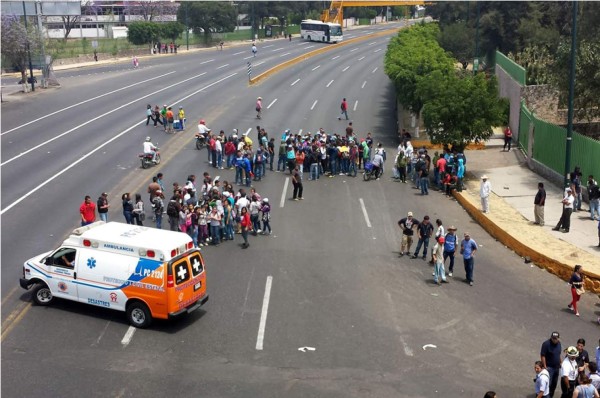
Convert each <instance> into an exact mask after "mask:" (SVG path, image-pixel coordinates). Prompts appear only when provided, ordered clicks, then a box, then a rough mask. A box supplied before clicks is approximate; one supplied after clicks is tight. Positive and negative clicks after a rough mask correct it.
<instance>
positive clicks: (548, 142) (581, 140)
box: [519, 101, 600, 180]
mask: <svg viewBox="0 0 600 398" xmlns="http://www.w3.org/2000/svg"><path fill="white" fill-rule="evenodd" d="M531 125H533V134H532V137H531V139H532V143H531V144H532V152H533V154H532V158H533V159H535V160H536V161H538V162H540V163H542V164H543V165H545V166H547V167H549V168H550V169H552V170H554V171H556V172H557V173H558V174H560V175H563V174H564V172H565V156H566V146H567V144H566V139H567V129H565V128H564V127H561V126H557V125H555V124H553V123H549V122H546V121H544V120H541V119H538V118H537V117H536V116H535V115H534V114H532V113H531V112H530V111H529V109H527V107H526V106H525V102H524V101H522V102H521V117H520V121H519V145H520V146H521V148H523V150H524V151H525V152H527V148H528V145H529V142H528V140H529V139H530V138H529V129H530V126H531ZM572 143H573V144H572V146H571V170H572V169H574V168H575V166H579V167H581V172H582V173H583V177H584V180H587V176H588V175H590V174H592V175H593V176H594V177H595V178H596V180H598V179H599V178H600V161H599V160H598V159H600V141H597V140H594V139H593V138H590V137H587V136H584V135H582V134H579V133H578V132H576V131H574V132H573V141H572Z"/></svg>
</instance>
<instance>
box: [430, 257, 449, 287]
mask: <svg viewBox="0 0 600 398" xmlns="http://www.w3.org/2000/svg"><path fill="white" fill-rule="evenodd" d="M433 271H434V273H435V275H434V277H433V281H434V282H435V283H438V281H446V270H445V269H444V263H443V262H441V261H436V262H435V265H434V268H433Z"/></svg>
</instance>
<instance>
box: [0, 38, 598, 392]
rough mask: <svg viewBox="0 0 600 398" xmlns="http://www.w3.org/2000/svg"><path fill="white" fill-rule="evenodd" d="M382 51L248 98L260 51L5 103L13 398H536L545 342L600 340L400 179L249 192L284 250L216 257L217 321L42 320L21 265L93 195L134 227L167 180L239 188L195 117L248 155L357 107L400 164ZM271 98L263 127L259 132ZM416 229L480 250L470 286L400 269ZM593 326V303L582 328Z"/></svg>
mask: <svg viewBox="0 0 600 398" xmlns="http://www.w3.org/2000/svg"><path fill="white" fill-rule="evenodd" d="M355 32H359V31H355ZM366 32H368V31H367V30H364V31H362V32H360V33H357V34H364V33H366ZM353 33H354V32H353ZM387 39H388V38H373V39H372V40H366V41H363V42H360V43H358V44H355V45H351V46H345V47H339V48H333V50H332V51H330V52H327V53H325V54H321V55H317V56H315V57H314V58H311V59H309V60H307V61H304V62H303V63H300V64H298V65H295V66H292V67H290V68H288V69H285V70H282V71H281V72H279V73H277V74H275V75H273V76H272V77H270V78H269V79H267V80H265V81H263V82H261V83H260V84H258V85H256V86H252V87H249V86H248V85H247V75H246V74H245V72H246V70H245V65H246V62H247V60H244V59H243V58H245V57H247V56H248V55H250V52H249V51H245V52H242V53H239V54H238V52H239V51H242V49H234V48H231V49H228V50H226V51H223V52H218V51H205V52H199V53H195V54H193V55H184V54H179V55H178V56H177V57H168V58H167V57H165V58H164V59H161V60H155V61H153V62H152V63H149V65H145V64H144V63H143V62H142V63H141V68H140V69H138V70H132V69H131V68H125V69H122V66H119V65H115V66H114V69H113V70H112V71H111V72H108V73H104V74H97V75H93V76H94V77H93V78H90V77H87V76H84V75H82V76H74V77H72V78H65V79H64V81H63V86H62V88H60V89H59V90H56V91H55V92H52V93H43V94H41V95H38V94H36V95H35V96H32V97H30V98H29V99H28V100H27V101H26V102H25V101H11V102H10V103H7V104H3V107H2V113H3V114H2V116H3V117H2V152H1V155H2V166H1V167H2V183H1V188H2V213H1V215H2V280H1V287H2V390H1V392H2V396H6V397H17V396H23V394H24V391H25V392H26V393H25V394H26V395H27V396H32V397H33V396H42V395H44V396H90V397H96V396H98V397H100V396H102V397H106V396H111V397H112V396H116V397H154V396H165V395H169V396H177V397H179V396H181V397H187V396H191V395H199V396H205V397H282V396H286V397H434V396H440V397H480V396H483V393H484V392H485V391H487V390H488V389H494V390H496V391H497V392H498V393H499V394H500V396H505V397H517V396H527V394H530V393H531V392H532V388H533V385H532V384H533V383H532V382H531V378H532V377H533V371H532V365H533V361H535V360H536V359H537V358H538V355H537V354H538V352H539V345H540V344H541V342H542V341H543V340H544V339H546V338H547V337H548V335H549V333H550V332H551V331H552V330H559V331H560V332H561V335H562V337H563V339H562V340H563V344H564V345H565V346H566V345H569V344H573V343H574V342H575V339H576V338H578V337H586V338H587V339H588V341H589V342H590V343H589V346H590V347H589V350H593V347H592V344H593V342H594V340H595V338H596V336H597V326H596V325H594V324H591V323H590V324H588V323H585V322H583V321H581V320H580V319H577V318H575V317H574V316H573V315H572V314H570V313H568V312H567V311H566V308H565V307H566V304H567V302H568V301H569V297H570V296H569V292H568V288H567V286H566V285H565V283H564V282H562V281H560V280H558V279H557V278H555V277H553V276H551V275H550V274H548V273H546V272H543V271H541V270H539V269H537V268H531V267H530V266H529V265H524V264H523V261H522V260H521V259H520V258H518V257H517V256H515V255H514V254H513V253H512V252H511V251H510V250H509V249H507V248H505V247H502V246H501V245H499V244H498V243H496V242H495V241H494V240H493V239H491V238H490V237H489V236H487V235H486V234H485V232H484V231H483V230H482V229H481V228H480V227H479V226H477V225H476V224H474V223H473V222H472V220H471V219H470V218H469V217H468V216H467V215H466V213H465V212H464V211H463V210H462V209H461V208H460V207H459V206H458V205H457V203H456V202H454V201H451V200H448V199H445V198H444V197H442V196H441V195H440V194H438V193H437V192H432V193H431V194H430V195H429V196H427V197H421V196H420V195H417V191H416V190H414V189H412V188H411V186H410V185H409V184H406V185H404V184H397V183H394V182H391V181H390V179H389V176H390V174H391V173H390V172H387V173H386V174H385V175H384V177H383V178H382V179H381V180H380V181H370V182H364V181H362V180H361V179H360V178H356V179H354V178H350V177H345V176H336V177H335V178H331V179H329V178H325V179H321V180H319V181H315V182H313V181H305V182H304V186H305V194H304V196H305V198H306V199H305V200H304V201H300V202H294V201H291V200H290V197H291V183H288V184H287V185H286V179H288V178H289V176H288V175H287V174H283V173H268V175H267V177H266V179H264V180H263V181H261V182H258V183H256V185H255V186H256V188H257V190H258V191H259V192H260V193H261V195H262V196H263V197H265V196H266V197H269V198H270V199H271V202H272V203H273V205H274V207H273V220H272V225H273V229H274V233H273V235H271V236H269V237H264V236H260V237H251V241H250V242H251V246H250V248H249V249H248V250H241V249H240V247H239V246H238V245H237V243H239V242H227V243H225V244H222V245H221V246H220V247H218V248H212V247H210V248H207V249H205V250H204V254H205V258H206V261H207V277H208V279H207V284H208V285H207V286H208V289H209V294H210V296H211V298H210V301H209V303H208V304H207V305H206V306H205V307H204V308H203V309H202V310H200V311H196V312H195V313H193V314H191V315H190V316H187V317H183V318H181V319H178V320H175V321H172V322H156V323H155V324H154V325H153V327H152V328H150V329H147V330H136V331H135V333H134V335H133V337H132V338H131V339H130V340H127V339H124V336H125V334H126V332H127V331H128V329H129V325H128V324H127V321H126V319H125V316H124V314H122V313H117V312H112V311H110V310H105V309H101V308H96V307H90V306H85V305H82V304H77V303H71V302H64V301H63V302H57V303H56V304H55V305H53V306H51V307H47V308H42V307H37V306H30V305H29V294H28V292H25V291H23V290H22V289H20V287H18V281H17V279H18V277H19V275H20V273H21V264H22V263H23V261H25V260H26V259H28V258H30V257H32V256H33V255H35V254H38V253H40V252H43V251H46V250H50V249H52V248H53V247H55V246H57V245H59V244H60V242H61V241H62V239H63V238H64V237H65V236H66V235H67V234H68V232H69V231H70V230H71V229H73V228H74V227H76V226H77V224H78V207H79V205H80V203H81V202H82V200H83V197H84V195H86V194H89V195H91V196H92V198H94V199H95V198H96V197H97V196H98V195H99V194H100V192H102V191H107V192H109V193H110V196H109V200H110V202H111V203H112V206H113V208H112V211H111V213H110V218H111V219H112V220H123V217H122V215H121V214H120V205H119V200H118V198H119V197H120V195H121V193H123V192H127V191H129V192H142V193H145V190H146V186H147V184H148V183H149V181H150V179H151V177H152V175H154V174H156V173H157V172H158V171H162V172H163V173H164V174H165V182H166V183H167V184H170V183H172V182H174V181H178V182H180V183H183V182H185V181H184V179H185V177H186V176H187V175H188V174H190V173H195V174H196V175H197V176H200V175H202V172H204V171H210V172H211V174H213V175H217V174H220V175H221V178H222V179H226V180H233V173H232V172H231V171H228V170H224V171H217V170H213V169H209V168H208V166H207V164H206V163H205V160H206V154H205V152H198V151H196V150H195V149H194V148H193V139H192V138H193V133H194V132H195V128H194V127H193V124H194V123H195V122H194V121H196V120H197V119H199V118H204V119H206V120H207V124H208V125H209V126H210V127H212V128H213V131H215V130H217V131H218V130H221V129H223V130H224V131H226V132H229V131H231V129H233V128H238V129H239V130H240V132H244V131H246V130H248V129H252V130H253V131H252V133H251V137H252V138H253V139H254V140H256V131H255V126H256V125H257V124H260V125H261V126H263V127H265V128H266V129H267V131H268V132H269V133H270V135H271V136H274V137H276V138H277V139H278V137H279V135H280V133H281V131H282V130H283V129H286V128H289V129H291V130H292V131H299V130H300V129H302V130H303V131H304V132H306V131H316V130H317V129H318V128H319V127H323V128H325V129H326V130H327V131H332V132H342V131H343V130H344V128H345V127H346V122H345V121H338V120H337V116H338V109H339V102H340V100H341V98H342V97H346V98H347V99H348V102H349V105H350V112H349V113H350V116H351V119H352V120H353V122H354V127H355V130H356V131H359V132H361V133H364V132H367V131H371V132H373V134H374V136H375V139H376V140H378V141H381V142H383V143H384V145H385V146H386V147H387V148H388V154H390V156H391V155H392V154H393V152H394V150H393V148H394V147H395V146H396V144H397V142H396V137H395V129H396V128H395V119H394V105H393V104H394V90H393V86H392V85H391V84H390V82H389V80H388V78H387V77H386V76H385V74H384V73H383V62H382V59H383V55H384V53H385V49H386V45H387ZM267 45H269V44H267ZM309 46H315V47H314V48H318V47H320V46H321V45H320V44H308V43H303V42H301V41H299V40H294V41H292V42H291V43H289V42H284V41H280V42H273V46H272V47H268V48H267V47H266V46H265V47H264V48H260V47H259V55H258V56H257V58H256V59H252V62H253V65H254V66H255V68H256V70H260V69H261V68H264V69H266V68H268V67H271V66H274V65H275V64H277V63H279V62H281V61H283V60H285V59H288V58H289V57H293V56H295V55H299V54H301V53H302V52H305V51H308V50H307V48H308V47H309ZM279 48H281V49H279ZM288 52H289V54H286V55H285V56H283V54H285V53H288ZM211 59H212V61H210V60H211ZM261 62H264V64H261V65H257V64H259V63H261ZM224 65H227V66H224ZM94 70H95V69H93V68H92V69H90V71H91V73H94ZM151 79H152V80H151ZM117 90H118V91H117ZM259 95H260V96H262V97H263V99H264V101H263V103H264V105H265V107H266V108H267V109H265V110H264V116H263V119H262V120H260V121H257V120H256V119H255V112H254V101H255V98H256V97H257V96H259ZM99 96H101V97H100V98H97V99H94V98H96V97H99ZM85 101H88V102H85ZM146 103H151V104H153V105H154V104H159V105H162V104H163V103H166V104H169V105H171V104H173V105H175V106H179V104H183V106H184V107H185V109H186V112H187V115H188V121H189V122H190V123H189V124H190V125H192V127H190V128H188V129H187V131H186V132H184V133H179V134H177V135H175V136H166V135H165V134H164V133H162V131H161V130H160V129H154V128H153V127H151V126H148V127H146V126H145V125H144V124H145V123H144V121H143V120H144V119H145V105H146ZM70 106H72V107H71V108H69V109H67V108H68V107H70ZM61 110H64V111H61ZM57 111H61V112H59V113H56V114H54V115H50V116H47V115H49V114H51V113H53V112H57ZM40 118H41V119H40ZM37 119H39V120H37ZM30 122H31V123H30ZM257 122H258V123H257ZM25 123H30V124H28V125H26V126H23V124H25ZM20 126H22V127H20ZM146 135H150V136H151V137H152V139H153V141H158V142H159V144H160V146H161V154H162V155H163V164H161V165H160V167H155V168H151V169H149V170H142V169H140V168H139V162H138V160H137V153H138V152H140V150H141V144H142V141H143V139H144V138H145V137H146ZM467 165H468V161H467ZM387 167H388V168H389V167H391V162H390V160H388V164H387ZM305 177H307V176H305ZM285 186H287V187H288V189H287V191H286V192H283V189H284V187H285ZM144 197H145V195H144ZM362 204H364V210H363V206H362ZM407 211H413V212H414V213H415V215H416V217H417V218H419V219H420V218H422V216H423V215H424V214H428V215H429V216H430V217H431V218H432V219H435V218H438V217H440V218H442V219H443V220H444V224H445V225H446V226H449V225H451V224H454V225H456V226H457V227H458V228H459V233H462V232H464V231H465V230H469V231H470V232H471V235H472V237H473V238H474V239H475V240H476V241H477V242H478V244H479V245H480V251H479V252H478V256H477V259H476V266H475V267H476V270H475V281H476V282H475V286H473V287H469V286H468V285H467V284H465V283H464V282H462V278H463V277H464V272H463V271H462V267H461V260H460V259H458V262H457V266H456V270H455V277H454V278H453V279H452V280H451V282H450V283H449V284H447V285H443V286H442V287H437V286H435V285H433V284H432V276H431V270H432V268H431V267H430V266H429V265H428V264H427V263H426V262H424V261H422V260H420V259H417V260H411V259H408V258H407V257H404V258H398V250H399V244H398V243H399V238H400V235H399V231H398V227H397V224H396V223H397V220H398V219H399V218H401V217H403V216H404V215H405V214H406V212H407ZM236 239H238V240H239V238H238V237H237V236H236ZM267 280H270V281H271V290H270V300H269V303H268V307H267V308H266V309H267V314H268V316H267V318H266V323H265V334H264V340H263V341H262V344H263V348H262V349H257V343H258V340H259V338H258V330H259V325H260V320H261V314H263V313H264V310H263V308H265V302H264V297H265V289H266V286H267ZM594 308H595V307H594V303H593V301H592V298H590V297H584V299H583V302H582V309H581V310H580V312H587V313H589V312H592V311H594ZM427 344H433V345H435V346H436V347H424V346H425V345H427ZM302 347H311V348H314V350H309V349H306V352H302V351H299V350H298V349H299V348H302Z"/></svg>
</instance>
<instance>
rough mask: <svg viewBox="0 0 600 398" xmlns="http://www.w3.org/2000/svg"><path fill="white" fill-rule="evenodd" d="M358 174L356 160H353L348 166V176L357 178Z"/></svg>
mask: <svg viewBox="0 0 600 398" xmlns="http://www.w3.org/2000/svg"><path fill="white" fill-rule="evenodd" d="M357 173H358V172H357V171H356V162H355V161H354V160H351V161H350V164H349V166H348V175H350V176H353V177H356V174H357Z"/></svg>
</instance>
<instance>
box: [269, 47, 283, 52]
mask: <svg viewBox="0 0 600 398" xmlns="http://www.w3.org/2000/svg"><path fill="white" fill-rule="evenodd" d="M279 50H283V47H279V48H275V49H273V50H271V51H273V52H275V51H279Z"/></svg>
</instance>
